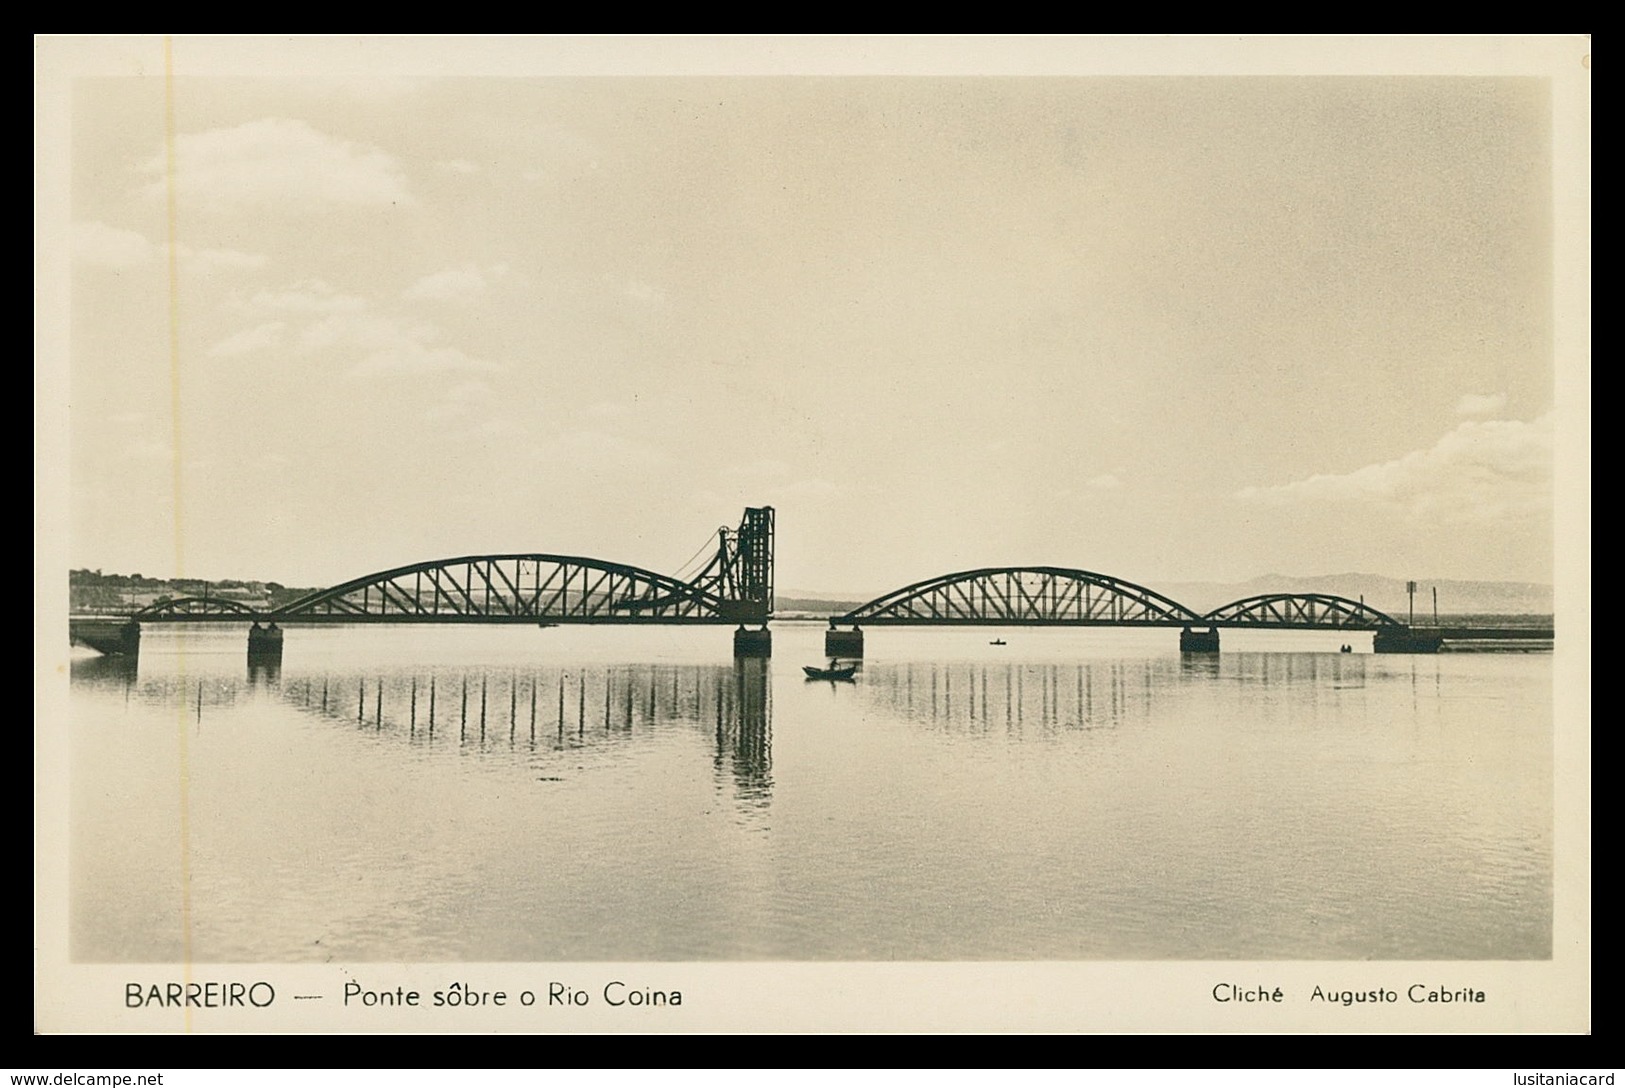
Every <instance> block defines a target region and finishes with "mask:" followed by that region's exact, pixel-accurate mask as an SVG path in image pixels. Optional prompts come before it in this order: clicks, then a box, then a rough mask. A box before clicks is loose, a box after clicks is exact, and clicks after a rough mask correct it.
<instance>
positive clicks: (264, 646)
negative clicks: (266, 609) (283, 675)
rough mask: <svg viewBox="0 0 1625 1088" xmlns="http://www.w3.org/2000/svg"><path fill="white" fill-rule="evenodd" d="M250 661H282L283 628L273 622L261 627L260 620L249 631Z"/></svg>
mask: <svg viewBox="0 0 1625 1088" xmlns="http://www.w3.org/2000/svg"><path fill="white" fill-rule="evenodd" d="M248 659H249V660H250V661H257V662H270V661H273V660H274V661H277V662H280V661H281V660H282V628H280V627H278V626H277V625H276V621H274V620H273V621H272V622H271V623H269V624H267V625H266V626H264V627H261V626H260V624H259V621H258V620H255V621H254V626H252V627H250V628H249V629H248Z"/></svg>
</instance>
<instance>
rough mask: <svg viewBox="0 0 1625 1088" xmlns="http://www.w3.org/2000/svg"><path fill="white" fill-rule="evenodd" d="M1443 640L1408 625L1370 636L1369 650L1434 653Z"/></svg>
mask: <svg viewBox="0 0 1625 1088" xmlns="http://www.w3.org/2000/svg"><path fill="white" fill-rule="evenodd" d="M1443 644H1444V640H1443V639H1441V638H1438V637H1437V636H1435V635H1422V634H1418V633H1417V632H1415V631H1413V630H1411V629H1410V628H1409V627H1400V628H1397V629H1392V630H1390V629H1387V628H1384V629H1383V630H1380V631H1378V632H1377V633H1376V634H1375V635H1373V636H1372V637H1371V652H1372V653H1378V654H1436V653H1438V652H1439V647H1440V646H1442V645H1443Z"/></svg>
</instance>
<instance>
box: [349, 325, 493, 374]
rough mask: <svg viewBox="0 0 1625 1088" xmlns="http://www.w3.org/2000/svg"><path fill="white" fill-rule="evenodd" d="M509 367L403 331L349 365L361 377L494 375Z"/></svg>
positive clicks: (351, 371) (353, 372)
mask: <svg viewBox="0 0 1625 1088" xmlns="http://www.w3.org/2000/svg"><path fill="white" fill-rule="evenodd" d="M504 369H506V368H505V367H503V366H502V364H500V363H494V362H491V361H490V360H489V359H478V358H475V357H474V356H472V355H470V354H468V353H467V352H466V351H464V350H462V349H461V348H454V347H446V346H436V345H433V344H426V343H423V342H422V341H421V340H417V339H414V338H413V336H412V335H411V333H409V332H406V331H401V332H400V333H399V334H398V335H396V336H394V337H393V338H392V339H391V340H390V341H389V342H388V343H386V344H384V345H382V346H381V347H379V348H378V349H377V350H376V351H373V352H372V353H371V354H369V355H367V356H366V357H365V358H363V359H362V360H361V361H360V362H359V363H357V364H356V365H355V366H353V367H351V368H350V373H351V374H354V375H356V376H358V377H361V376H372V375H377V374H437V373H455V372H459V371H477V372H482V373H487V374H494V373H497V372H499V371H502V370H504Z"/></svg>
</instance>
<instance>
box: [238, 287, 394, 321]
mask: <svg viewBox="0 0 1625 1088" xmlns="http://www.w3.org/2000/svg"><path fill="white" fill-rule="evenodd" d="M248 304H249V306H251V307H253V308H254V309H259V310H277V311H286V312H289V313H299V314H340V313H359V312H361V311H362V310H365V309H366V308H367V301H366V299H363V298H358V297H357V296H355V295H341V294H339V293H338V292H336V291H334V290H333V289H332V288H331V287H329V286H328V285H327V284H325V283H323V282H322V281H321V280H302V281H300V282H299V283H296V284H294V285H293V286H292V287H288V288H284V289H283V290H281V291H260V292H259V293H258V294H256V295H255V296H254V297H253V298H251V299H249V300H248Z"/></svg>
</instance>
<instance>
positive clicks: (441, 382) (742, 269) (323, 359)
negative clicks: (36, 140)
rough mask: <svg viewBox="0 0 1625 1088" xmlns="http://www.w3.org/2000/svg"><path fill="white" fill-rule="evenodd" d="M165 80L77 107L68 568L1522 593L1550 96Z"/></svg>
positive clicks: (1111, 78)
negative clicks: (1357, 582) (1512, 589)
mask: <svg viewBox="0 0 1625 1088" xmlns="http://www.w3.org/2000/svg"><path fill="white" fill-rule="evenodd" d="M204 52H205V51H204V48H203V43H202V42H194V41H190V40H188V39H181V40H180V41H178V42H177V43H175V47H174V51H173V54H172V61H171V64H172V71H173V79H172V81H170V80H166V78H165V57H164V53H163V42H162V40H161V39H156V38H153V39H137V40H131V41H130V42H129V44H128V48H127V52H126V55H125V56H123V57H122V63H115V64H112V65H109V66H107V68H108V70H109V72H110V74H95V75H85V76H80V77H78V78H75V79H73V80H72V82H71V85H70V86H71V91H70V95H69V99H68V105H67V107H66V110H65V114H66V118H67V132H68V135H67V139H66V142H65V153H66V166H65V171H64V172H65V176H66V178H67V179H68V180H67V193H66V196H65V198H64V200H63V202H62V203H63V205H64V208H63V226H64V230H65V232H66V233H65V235H64V237H65V238H66V239H67V242H68V253H67V264H66V265H65V268H66V272H65V275H66V276H67V277H68V283H67V289H66V294H67V299H68V305H67V314H66V325H67V337H66V343H67V350H66V371H67V381H66V383H65V388H66V391H67V398H68V410H67V419H68V438H67V444H66V457H67V462H68V470H69V476H68V489H67V490H68V498H67V511H66V524H67V532H66V539H67V552H68V556H67V558H68V563H69V565H70V566H73V567H90V568H99V569H103V570H106V571H118V572H122V573H130V572H135V571H139V572H142V573H144V574H147V575H149V576H176V575H185V576H192V577H206V578H224V577H237V578H257V579H267V580H275V581H280V582H283V583H284V584H288V585H298V586H320V585H328V584H333V583H336V582H340V581H343V580H346V579H349V578H352V577H356V576H359V575H362V574H365V573H367V572H369V571H375V570H380V569H385V568H389V567H394V566H399V565H404V564H408V563H414V562H419V561H423V560H429V559H433V558H439V557H450V556H461V555H469V554H484V553H495V552H515V551H535V552H551V553H560V554H573V555H586V556H593V557H597V558H601V559H607V560H613V561H618V562H626V563H632V564H635V565H639V566H644V567H648V568H650V569H653V570H656V571H661V572H668V573H671V572H676V571H678V570H679V569H680V568H682V567H683V566H684V564H685V562H686V561H687V560H689V559H690V557H691V556H692V555H693V554H694V553H695V552H696V550H698V549H700V548H702V547H703V546H705V545H706V541H707V539H708V538H711V537H712V536H713V535H714V533H715V531H716V529H717V528H718V527H719V526H722V525H730V526H731V525H734V524H736V523H737V522H738V521H739V518H740V513H741V511H742V509H743V508H744V507H745V506H747V505H772V506H774V507H775V508H776V509H777V525H778V540H777V544H778V564H777V584H778V586H779V588H780V592H781V594H782V593H784V592H785V590H786V589H792V590H800V591H812V592H830V593H842V594H878V593H881V592H883V591H885V590H887V589H890V588H893V587H896V586H900V585H903V584H906V583H910V582H914V581H918V580H920V579H924V578H928V577H931V576H933V575H937V574H942V573H946V572H949V571H954V570H962V569H968V568H972V567H980V566H1004V565H1024V564H1047V565H1058V566H1068V567H1077V568H1083V569H1086V570H1092V571H1097V572H1101V573H1106V574H1111V575H1114V576H1117V577H1120V578H1126V579H1129V580H1131V581H1136V582H1140V583H1143V584H1150V585H1155V584H1156V583H1157V582H1158V581H1159V580H1160V581H1164V582H1167V581H1195V580H1213V581H1240V580H1244V579H1247V578H1251V577H1254V576H1257V575H1261V574H1265V573H1285V574H1303V575H1315V574H1332V573H1340V572H1345V571H1361V572H1369V573H1375V574H1383V575H1388V576H1392V577H1399V578H1407V577H1414V578H1429V579H1432V578H1466V579H1507V580H1523V581H1539V582H1549V581H1551V580H1552V578H1553V563H1554V548H1553V534H1554V519H1553V490H1554V475H1555V469H1554V436H1555V432H1556V431H1557V424H1556V420H1557V419H1558V418H1559V417H1558V413H1557V409H1558V407H1559V405H1558V398H1557V384H1556V378H1557V373H1558V365H1559V360H1558V357H1557V348H1555V347H1554V342H1560V339H1559V337H1558V334H1559V331H1560V330H1559V327H1558V321H1559V314H1558V311H1557V309H1556V307H1554V303H1553V292H1554V282H1555V278H1556V277H1560V276H1561V274H1562V271H1561V270H1560V269H1558V270H1555V271H1554V238H1555V237H1556V233H1557V230H1558V226H1559V224H1558V222H1557V220H1556V218H1555V217H1554V211H1553V203H1554V181H1553V177H1554V156H1555V154H1556V152H1555V151H1554V141H1555V139H1556V136H1555V131H1554V123H1553V107H1554V103H1553V89H1552V84H1551V82H1550V81H1549V80H1546V79H1542V78H1535V77H1530V76H1527V75H1500V74H1498V75H1493V76H1429V75H1417V76H1406V77H1396V76H1382V77H1350V76H1342V75H1329V76H1309V75H1295V76H1245V77H1242V76H1225V75H1209V76H1183V77H1174V76H1167V75H1153V76H1124V75H1104V76H1102V75H1091V74H1086V73H1085V74H1072V75H1039V76H1019V77H1018V76H1010V75H1003V74H996V73H995V74H978V75H966V74H958V73H954V74H949V73H943V72H935V73H933V72H930V71H925V72H919V73H912V74H885V75H839V76H827V75H805V74H802V75H750V76H729V75H716V74H700V75H678V76H674V75H648V76H636V77H630V76H619V75H586V74H582V73H581V72H580V71H579V70H577V69H576V68H569V66H561V69H560V70H561V71H563V73H564V74H557V75H548V76H544V77H537V76H534V75H518V74H505V75H502V76H500V77H494V78H493V77H490V76H487V75H476V74H470V73H469V72H467V71H461V70H458V71H452V70H438V69H436V70H428V69H416V68H414V69H412V70H411V71H409V72H396V71H393V70H389V69H385V70H377V68H376V66H374V67H373V68H370V69H369V68H368V67H367V65H365V64H361V63H359V60H358V64H357V70H356V71H353V72H351V71H345V70H342V69H338V70H325V69H324V70H320V71H316V72H312V71H311V70H310V67H309V66H308V65H305V64H298V63H294V62H293V60H292V59H291V58H290V59H289V60H288V61H287V63H286V64H283V63H281V62H280V61H279V60H278V58H277V57H276V56H275V55H273V56H272V58H271V60H270V61H268V62H267V61H264V60H261V61H260V62H258V63H257V64H256V65H252V66H245V68H244V71H245V72H250V73H251V74H236V73H235V70H233V69H232V68H231V67H230V66H229V65H228V66H222V65H220V64H218V63H208V64H205V63H203V61H202V58H203V56H204ZM356 56H357V57H358V58H359V57H360V53H359V52H357V54H356ZM445 67H446V68H447V69H451V68H455V66H452V65H448V66H445ZM541 67H542V68H545V67H546V66H545V65H544V66H541ZM670 67H671V66H667V68H668V69H669V68H670ZM1083 67H1086V66H1083ZM565 69H568V70H565ZM508 70H509V69H507V68H504V69H503V71H505V72H507V71H508ZM903 70H905V71H906V70H907V69H906V66H905V68H904V69H903ZM171 114H172V117H173V134H172V137H171V135H170V130H169V129H168V128H167V127H166V118H168V117H169V116H171ZM1587 177H1589V174H1588V175H1587ZM172 267H173V271H174V275H173V277H172V275H171V271H172ZM1570 407H1571V408H1572V406H1570ZM1586 411H1587V412H1588V411H1589V408H1588V406H1587V407H1586ZM1567 418H1569V419H1573V416H1572V414H1571V415H1570V416H1569V417H1567ZM1586 419H1587V420H1588V419H1589V416H1588V415H1587V416H1586Z"/></svg>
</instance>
